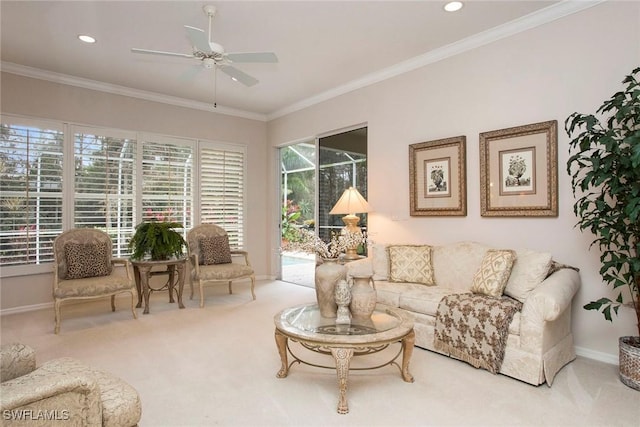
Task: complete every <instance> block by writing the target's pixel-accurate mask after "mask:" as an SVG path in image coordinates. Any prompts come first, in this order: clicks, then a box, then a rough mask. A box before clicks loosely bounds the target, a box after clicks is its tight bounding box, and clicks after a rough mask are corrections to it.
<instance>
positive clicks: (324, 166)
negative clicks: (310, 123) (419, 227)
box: [278, 127, 367, 287]
mask: <svg viewBox="0 0 640 427" xmlns="http://www.w3.org/2000/svg"><path fill="white" fill-rule="evenodd" d="M279 161H280V197H281V200H280V207H281V251H280V276H279V277H278V278H279V279H281V280H283V281H286V282H292V283H296V284H299V285H303V286H309V287H314V272H315V255H314V254H309V253H304V252H300V251H296V250H292V249H291V248H292V247H295V244H293V245H292V243H295V242H296V241H299V240H300V239H301V235H302V234H304V232H305V231H306V230H308V231H311V232H313V233H316V234H317V235H318V236H320V237H321V238H322V239H323V240H329V239H330V238H331V233H332V232H340V230H341V229H342V227H343V226H344V224H343V222H342V218H341V217H342V216H341V215H330V214H329V211H330V210H331V208H332V207H333V205H334V204H335V203H336V202H337V201H338V199H339V198H340V196H341V195H342V193H343V192H344V190H345V189H347V188H349V187H356V188H357V189H358V190H359V191H360V193H361V194H362V195H363V196H364V198H365V199H366V198H367V128H366V127H363V128H358V129H354V130H351V131H348V132H343V133H339V134H335V135H330V136H326V137H321V138H318V139H317V140H310V141H308V142H302V143H299V144H294V145H289V146H286V147H282V148H280V149H279ZM359 216H360V224H359V225H360V227H362V229H363V231H366V225H367V217H366V214H360V215H359Z"/></svg>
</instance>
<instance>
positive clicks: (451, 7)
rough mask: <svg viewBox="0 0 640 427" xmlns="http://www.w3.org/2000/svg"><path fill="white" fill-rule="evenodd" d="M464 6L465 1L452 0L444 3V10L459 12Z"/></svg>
mask: <svg viewBox="0 0 640 427" xmlns="http://www.w3.org/2000/svg"><path fill="white" fill-rule="evenodd" d="M462 6H464V3H462V2H461V1H450V2H448V3H447V4H445V5H444V10H446V11H447V12H457V11H459V10H460V9H462Z"/></svg>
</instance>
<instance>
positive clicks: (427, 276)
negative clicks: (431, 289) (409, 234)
mask: <svg viewBox="0 0 640 427" xmlns="http://www.w3.org/2000/svg"><path fill="white" fill-rule="evenodd" d="M387 250H388V252H389V281H390V282H410V283H422V284H424V285H429V286H433V285H435V281H434V279H433V266H432V264H431V246H426V245H422V246H415V245H404V246H388V247H387Z"/></svg>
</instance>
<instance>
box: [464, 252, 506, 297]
mask: <svg viewBox="0 0 640 427" xmlns="http://www.w3.org/2000/svg"><path fill="white" fill-rule="evenodd" d="M515 260H516V253H515V252H514V251H512V250H509V249H504V250H502V249H489V250H488V251H487V253H486V254H485V255H484V258H482V264H480V268H479V269H478V271H476V274H475V275H474V276H473V283H472V285H471V292H473V293H474V294H484V295H488V296H490V297H497V298H498V297H500V296H502V292H503V291H504V288H505V286H507V281H508V280H509V275H511V268H512V267H513V263H514V261H515Z"/></svg>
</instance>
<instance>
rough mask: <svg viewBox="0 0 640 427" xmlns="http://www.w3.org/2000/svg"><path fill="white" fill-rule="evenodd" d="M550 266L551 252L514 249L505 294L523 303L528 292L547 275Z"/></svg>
mask: <svg viewBox="0 0 640 427" xmlns="http://www.w3.org/2000/svg"><path fill="white" fill-rule="evenodd" d="M550 268H551V254H550V253H549V252H536V251H532V250H529V249H519V250H517V251H516V261H515V262H514V263H513V268H512V269H511V275H510V276H509V280H508V281H507V287H506V288H505V289H504V293H505V295H508V296H510V297H511V298H515V299H517V300H518V301H520V302H522V303H524V301H525V299H527V296H528V295H529V293H530V292H531V291H532V290H533V289H535V288H536V286H538V285H539V284H540V283H542V281H543V280H544V279H545V277H547V274H548V272H549V269H550Z"/></svg>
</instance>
